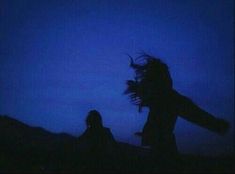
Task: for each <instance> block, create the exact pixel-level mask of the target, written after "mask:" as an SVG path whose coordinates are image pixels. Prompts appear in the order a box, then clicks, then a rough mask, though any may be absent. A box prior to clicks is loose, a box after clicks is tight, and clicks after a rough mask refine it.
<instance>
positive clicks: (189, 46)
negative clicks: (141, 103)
mask: <svg viewBox="0 0 235 174" xmlns="http://www.w3.org/2000/svg"><path fill="white" fill-rule="evenodd" d="M233 6H234V3H233V1H232V0H225V1H223V0H129V1H128V0H100V1H98V0H63V1H62V0H33V1H32V0H20V1H19V0H15V1H14V0H1V2H0V10H1V16H0V55H1V56H0V114H7V115H10V116H12V117H14V118H16V119H18V120H20V121H23V122H24V123H27V124H29V125H33V126H40V127H43V128H45V129H47V130H50V131H52V132H68V133H70V134H73V135H76V136H78V135H80V134H81V133H82V132H83V131H84V129H85V122H84V120H85V117H86V115H87V112H88V111H89V110H91V109H97V110H98V111H100V113H101V114H102V116H103V122H104V125H105V126H107V127H110V128H111V130H112V132H113V134H114V136H115V138H116V139H117V140H119V141H124V142H128V143H131V144H136V145H140V139H138V137H135V136H134V132H136V131H140V130H141V129H142V127H143V124H144V122H145V120H146V117H147V113H148V110H147V109H145V110H144V111H143V112H142V113H138V108H137V107H136V106H134V105H132V104H131V103H130V101H129V98H128V97H127V96H125V95H123V92H124V90H125V89H126V85H125V81H126V80H127V79H131V78H132V77H133V75H134V72H133V71H132V70H131V69H130V68H129V59H128V56H127V55H126V53H128V54H130V55H132V56H134V57H135V56H138V53H139V52H141V51H145V52H146V53H149V54H152V55H155V56H158V57H160V58H161V59H162V60H163V61H164V62H165V63H167V64H168V66H169V68H170V72H171V75H172V78H173V80H174V88H175V89H177V90H178V91H179V92H181V93H182V94H184V95H186V96H188V97H190V98H191V99H192V100H193V101H194V102H195V103H197V104H198V105H199V106H201V107H202V108H204V109H205V110H207V111H208V112H210V113H211V114H213V115H215V116H217V117H220V118H224V119H226V120H228V121H229V122H230V124H231V129H230V131H229V133H228V134H227V135H226V136H224V137H222V136H219V135H216V134H214V133H213V132H209V131H208V130H206V129H203V128H200V127H198V126H196V125H193V124H191V123H189V122H187V121H184V120H183V119H181V118H179V119H178V122H177V125H176V129H175V133H176V138H177V143H178V146H179V150H180V151H181V152H190V153H197V154H212V155H213V154H221V153H231V152H232V151H233V150H234V149H233V148H234V147H233V146H234V144H233V143H234V142H233V140H234V139H233V136H234V57H233V54H234V50H233V47H234V43H233V39H234V36H233V34H234V33H233V31H234V28H233V27H234V26H233V22H234V18H233Z"/></svg>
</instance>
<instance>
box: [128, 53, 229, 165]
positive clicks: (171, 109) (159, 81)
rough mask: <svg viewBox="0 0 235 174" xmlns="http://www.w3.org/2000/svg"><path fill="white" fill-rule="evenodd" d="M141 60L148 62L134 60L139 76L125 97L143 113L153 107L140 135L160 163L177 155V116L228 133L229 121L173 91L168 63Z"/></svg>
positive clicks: (146, 57)
mask: <svg viewBox="0 0 235 174" xmlns="http://www.w3.org/2000/svg"><path fill="white" fill-rule="evenodd" d="M130 58H131V57H130ZM140 59H141V60H142V61H144V63H142V64H137V63H134V61H133V59H132V58H131V64H130V66H131V68H133V69H134V70H135V73H136V76H135V78H134V79H135V80H128V81H127V85H128V88H127V90H126V91H125V94H129V95H130V98H131V101H132V102H133V103H134V104H136V105H138V106H139V111H141V108H142V107H147V108H149V114H148V118H147V121H146V123H145V125H144V128H143V131H142V133H139V135H140V134H141V136H142V145H148V146H150V147H151V149H152V151H153V154H154V155H155V156H156V158H157V159H159V161H164V160H167V159H171V158H174V157H175V156H177V153H178V151H177V145H176V141H175V135H174V127H175V123H176V120H177V116H181V117H182V118H184V119H186V120H188V121H190V122H192V123H194V124H197V125H199V126H202V127H204V128H206V129H209V130H211V131H213V132H216V133H218V134H224V133H225V132H226V131H227V129H228V127H229V125H228V123H227V122H226V121H224V120H222V119H219V118H216V117H214V116H213V115H211V114H209V113H208V112H206V111H204V110H203V109H201V108H200V107H199V106H197V105H196V104H195V103H193V102H192V101H191V100H190V99H189V98H187V97H185V96H183V95H181V94H179V93H178V92H177V91H176V90H174V89H173V82H172V79H171V76H170V73H169V71H168V67H167V65H166V64H165V63H163V62H162V61H161V60H160V59H156V58H154V57H152V56H150V55H147V54H143V55H142V56H140V57H138V58H137V60H140ZM189 141H190V140H189Z"/></svg>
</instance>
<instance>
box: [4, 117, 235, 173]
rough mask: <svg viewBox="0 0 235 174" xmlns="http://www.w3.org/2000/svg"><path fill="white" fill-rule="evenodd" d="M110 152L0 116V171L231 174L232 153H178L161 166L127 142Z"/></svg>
mask: <svg viewBox="0 0 235 174" xmlns="http://www.w3.org/2000/svg"><path fill="white" fill-rule="evenodd" d="M110 152H111V153H109V154H105V155H101V156H99V155H96V156H94V154H92V153H90V152H89V151H86V147H83V146H80V145H78V142H77V139H76V138H75V137H73V136H70V135H68V134H64V133H61V134H54V133H50V132H48V131H46V130H44V129H42V128H35V127H30V126H28V125H25V124H23V123H21V122H19V121H17V120H15V119H12V118H10V117H7V116H0V172H1V173H12V172H13V173H15V172H16V173H19V172H29V173H32V172H33V173H44V172H45V173H48V172H49V173H51V172H56V173H84V172H92V173H96V172H102V173H127V172H128V173H158V172H167V171H168V172H180V173H181V172H184V173H188V172H193V173H195V172H196V173H198V172H211V173H233V172H234V171H235V167H234V164H235V163H234V162H235V158H234V155H233V154H231V155H230V156H218V157H205V156H196V155H190V154H181V155H180V156H179V158H178V159H177V161H176V162H175V163H174V164H173V165H169V166H167V167H166V168H164V169H162V167H161V165H160V164H159V163H153V162H152V160H151V158H150V155H151V153H150V151H149V150H148V149H144V148H141V147H137V146H133V145H129V144H126V143H120V142H119V143H117V145H116V146H115V147H114V148H112V149H111V150H110Z"/></svg>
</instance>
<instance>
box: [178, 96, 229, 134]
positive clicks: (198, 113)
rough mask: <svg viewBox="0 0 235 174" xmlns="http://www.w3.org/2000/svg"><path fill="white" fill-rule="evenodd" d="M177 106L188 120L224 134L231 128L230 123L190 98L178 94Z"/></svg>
mask: <svg viewBox="0 0 235 174" xmlns="http://www.w3.org/2000/svg"><path fill="white" fill-rule="evenodd" d="M176 107H177V111H178V114H179V115H180V116H181V117H182V118H184V119H185V120H187V121H190V122H192V123H194V124H196V125H199V126H201V127H203V128H206V129H208V130H210V131H213V132H215V133H218V134H220V135H224V134H225V133H226V132H227V131H228V129H229V123H228V122H227V121H225V120H224V119H220V118H217V117H215V116H213V115H211V114H210V113H208V112H206V111H205V110H203V109H202V108H200V107H199V106H197V105H196V104H195V103H193V102H192V101H191V100H190V99H189V98H187V97H185V96H182V95H180V94H177V97H176Z"/></svg>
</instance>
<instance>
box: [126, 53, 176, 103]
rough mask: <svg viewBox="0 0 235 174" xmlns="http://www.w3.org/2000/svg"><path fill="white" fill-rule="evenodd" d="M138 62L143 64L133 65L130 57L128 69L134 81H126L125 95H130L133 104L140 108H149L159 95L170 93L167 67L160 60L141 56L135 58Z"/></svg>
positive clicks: (169, 78)
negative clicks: (132, 72) (133, 75)
mask: <svg viewBox="0 0 235 174" xmlns="http://www.w3.org/2000/svg"><path fill="white" fill-rule="evenodd" d="M139 60H141V61H142V62H143V63H135V62H134V61H133V59H132V57H131V64H130V67H131V68H133V69H134V71H135V74H136V75H135V77H134V79H135V80H128V81H127V89H126V91H125V94H129V95H130V97H131V101H132V102H133V103H134V104H136V105H139V106H140V107H141V106H149V104H150V103H151V102H152V101H154V100H155V99H156V98H158V99H159V97H160V95H162V94H167V93H168V92H169V91H171V89H172V86H173V85H172V79H171V76H170V72H169V70H168V66H167V65H166V64H165V63H163V62H162V61H161V60H160V59H157V58H155V57H153V56H150V55H147V54H143V55H141V56H139V57H137V61H139Z"/></svg>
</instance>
